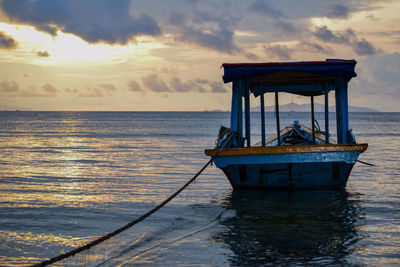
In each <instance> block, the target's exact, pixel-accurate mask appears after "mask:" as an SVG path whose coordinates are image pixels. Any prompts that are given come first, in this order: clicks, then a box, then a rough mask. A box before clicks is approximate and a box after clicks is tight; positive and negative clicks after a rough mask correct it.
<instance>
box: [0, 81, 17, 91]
mask: <svg viewBox="0 0 400 267" xmlns="http://www.w3.org/2000/svg"><path fill="white" fill-rule="evenodd" d="M18 91H19V85H18V84H17V82H15V81H9V80H7V79H3V80H2V81H1V82H0V92H4V93H15V92H18Z"/></svg>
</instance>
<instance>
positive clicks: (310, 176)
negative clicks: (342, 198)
mask: <svg viewBox="0 0 400 267" xmlns="http://www.w3.org/2000/svg"><path fill="white" fill-rule="evenodd" d="M353 165H354V164H347V163H343V162H310V163H288V164H248V165H228V166H226V167H224V168H222V171H223V172H224V173H225V175H226V177H227V178H228V180H229V182H230V183H231V185H232V187H233V188H234V189H331V188H332V189H339V188H345V187H346V183H347V180H348V178H349V175H350V172H351V169H352V168H353Z"/></svg>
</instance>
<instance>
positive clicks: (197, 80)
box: [196, 79, 208, 84]
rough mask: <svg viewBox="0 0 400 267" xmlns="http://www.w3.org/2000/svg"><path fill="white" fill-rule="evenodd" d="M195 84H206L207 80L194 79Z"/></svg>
mask: <svg viewBox="0 0 400 267" xmlns="http://www.w3.org/2000/svg"><path fill="white" fill-rule="evenodd" d="M196 82H197V83H199V84H208V80H206V79H196Z"/></svg>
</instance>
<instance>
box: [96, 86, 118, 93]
mask: <svg viewBox="0 0 400 267" xmlns="http://www.w3.org/2000/svg"><path fill="white" fill-rule="evenodd" d="M100 88H101V89H102V90H103V91H104V92H106V94H107V95H111V93H112V92H115V91H116V89H115V86H114V85H112V84H101V85H100Z"/></svg>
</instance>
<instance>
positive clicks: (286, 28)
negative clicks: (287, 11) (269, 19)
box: [273, 19, 298, 34]
mask: <svg viewBox="0 0 400 267" xmlns="http://www.w3.org/2000/svg"><path fill="white" fill-rule="evenodd" d="M273 24H274V27H275V29H277V30H278V31H280V32H281V33H285V34H292V33H296V32H297V31H298V30H297V28H296V27H295V26H293V24H292V23H290V22H288V21H285V20H282V19H276V20H275V21H274V22H273Z"/></svg>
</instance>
